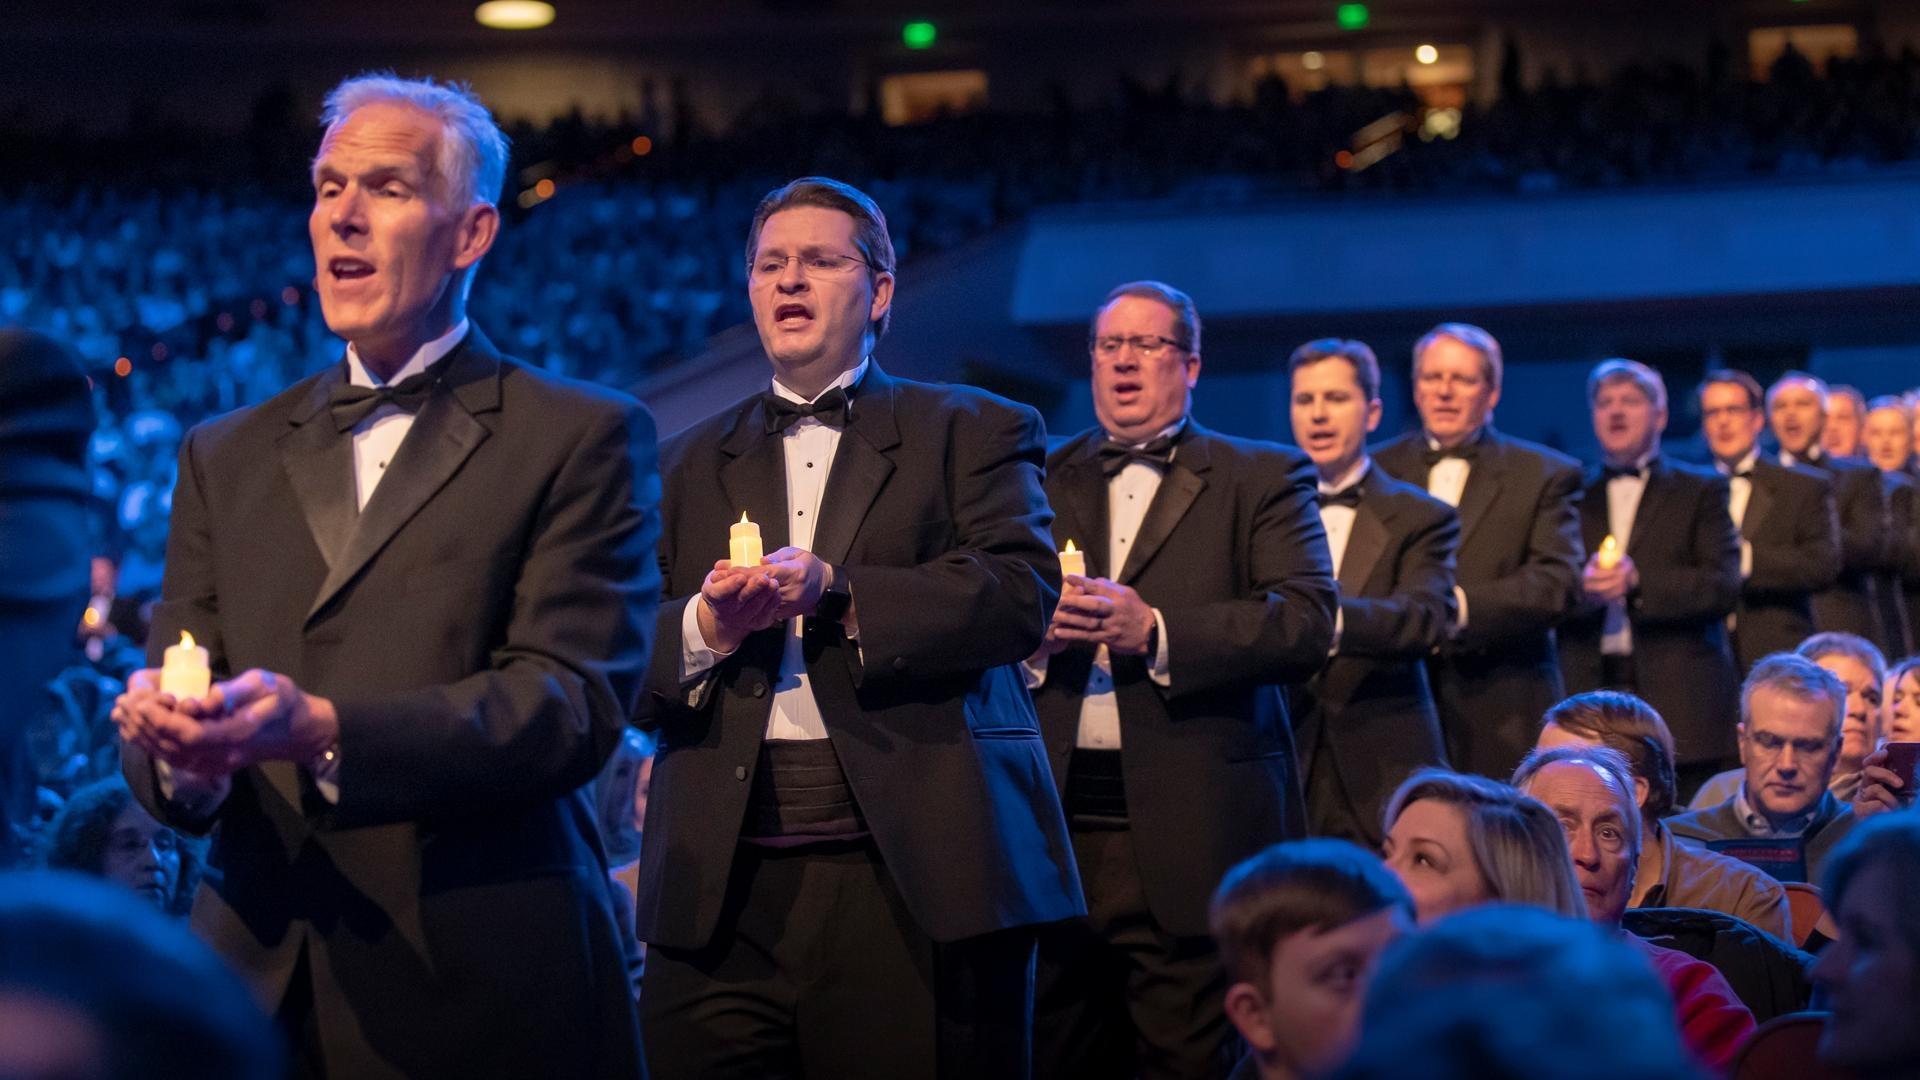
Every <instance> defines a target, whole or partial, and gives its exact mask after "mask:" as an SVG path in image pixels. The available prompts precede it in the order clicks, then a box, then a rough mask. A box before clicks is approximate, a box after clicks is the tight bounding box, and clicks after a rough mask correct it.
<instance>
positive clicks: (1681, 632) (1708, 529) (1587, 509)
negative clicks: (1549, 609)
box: [1560, 454, 1740, 765]
mask: <svg viewBox="0 0 1920 1080" xmlns="http://www.w3.org/2000/svg"><path fill="white" fill-rule="evenodd" d="M1608 531H1609V530H1608V526H1607V482H1606V481H1605V480H1604V479H1603V478H1602V477H1601V475H1600V470H1599V469H1597V468H1596V469H1593V470H1591V471H1590V472H1589V474H1588V478H1587V485H1586V487H1585V489H1584V490H1583V491H1582V492H1581V495H1580V532H1581V538H1582V539H1583V540H1584V541H1585V542H1586V546H1587V550H1589V551H1593V550H1596V549H1598V548H1599V546H1600V541H1601V540H1602V539H1603V538H1604V537H1605V536H1606V535H1607V532H1608ZM1615 539H1621V538H1619V537H1616V538H1615ZM1624 550H1625V552H1626V554H1627V555H1628V556H1629V557H1630V558H1632V559H1633V564H1634V566H1635V567H1636V568H1637V569H1638V570H1639V572H1640V587H1639V588H1637V589H1635V590H1633V591H1632V592H1631V593H1629V594H1628V595H1627V622H1628V624H1629V625H1630V626H1631V627H1632V630H1633V671H1634V690H1635V692H1636V693H1638V694H1639V695H1640V697H1642V698H1644V699H1646V701H1647V703H1648V704H1649V705H1652V706H1653V708H1654V710H1655V711H1656V712H1658V713H1659V714H1660V716H1661V717H1662V718H1663V719H1665V720H1666V722H1667V727H1668V728H1670V729H1672V731H1673V740H1674V744H1675V750H1676V753H1677V757H1676V761H1677V762H1678V763H1679V764H1682V765H1687V764H1693V763H1695V762H1711V761H1724V760H1726V759H1728V758H1731V757H1733V756H1734V755H1735V753H1736V747H1735V745H1734V722H1735V721H1736V720H1737V719H1738V718H1739V715H1740V676H1739V673H1738V672H1737V671H1736V670H1735V668H1734V662H1733V651H1732V648H1731V647H1730V646H1729V645H1728V642H1727V626H1726V623H1727V615H1728V614H1729V613H1731V612H1732V611H1733V609H1734V606H1735V605H1736V604H1737V603H1738V602H1739V599H1740V536H1739V534H1738V533H1737V532H1735V531H1734V528H1733V519H1732V518H1731V517H1729V516H1728V515H1727V481H1726V479H1725V478H1723V477H1721V476H1720V475H1719V474H1718V473H1715V472H1713V471H1712V470H1711V469H1702V468H1699V467H1697V466H1692V465H1685V464H1682V463H1680V462H1677V461H1674V460H1673V459H1671V458H1669V457H1667V456H1666V455H1664V454H1662V455H1659V456H1657V457H1655V458H1654V459H1653V462H1652V464H1651V465H1650V466H1649V469H1648V474H1647V486H1646V490H1645V491H1644V492H1643V493H1642V494H1641V496H1640V506H1639V509H1638V510H1636V511H1635V512H1634V517H1633V533H1632V535H1630V536H1628V537H1625V538H1624ZM1605 626H1606V606H1605V605H1603V604H1600V603H1598V602H1595V601H1592V600H1587V599H1585V598H1584V596H1583V599H1582V602H1581V606H1580V608H1579V610H1578V611H1577V612H1576V613H1575V614H1574V616H1573V617H1572V618H1571V619H1569V620H1567V622H1566V624H1565V625H1563V626H1561V628H1560V659H1561V665H1562V667H1563V669H1564V671H1565V674H1566V680H1567V692H1568V693H1570V694H1578V693H1583V692H1585V691H1588V690H1598V689H1601V688H1602V687H1604V686H1605V685H1606V682H1605V680H1604V678H1603V676H1602V669H1601V653H1600V639H1601V636H1602V634H1603V632H1604V630H1605Z"/></svg>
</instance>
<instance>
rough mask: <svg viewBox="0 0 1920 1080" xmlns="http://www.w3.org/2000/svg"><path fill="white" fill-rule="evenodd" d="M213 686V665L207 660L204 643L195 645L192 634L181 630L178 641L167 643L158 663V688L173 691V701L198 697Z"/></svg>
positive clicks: (163, 691)
mask: <svg viewBox="0 0 1920 1080" xmlns="http://www.w3.org/2000/svg"><path fill="white" fill-rule="evenodd" d="M212 688H213V668H212V667H211V666H209V664H208V663H207V650H206V647H205V646H202V645H195V644H194V643H193V635H192V634H189V633H187V632H186V631H185V630H182V631H180V644H178V645H169V646H167V651H166V656H165V659H164V662H163V663H162V665H161V667H160V692H161V693H163V694H172V695H173V699H174V700H175V701H188V700H195V701H197V700H199V699H201V698H204V697H206V696H207V692H208V691H209V690H211V689H212Z"/></svg>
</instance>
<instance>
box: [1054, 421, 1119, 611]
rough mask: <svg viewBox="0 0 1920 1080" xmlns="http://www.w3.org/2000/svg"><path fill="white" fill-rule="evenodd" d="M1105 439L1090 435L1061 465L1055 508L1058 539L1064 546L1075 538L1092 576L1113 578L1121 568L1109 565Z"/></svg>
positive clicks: (1097, 435) (1055, 488)
mask: <svg viewBox="0 0 1920 1080" xmlns="http://www.w3.org/2000/svg"><path fill="white" fill-rule="evenodd" d="M1105 440H1106V435H1105V434H1103V433H1102V432H1100V431H1099V430H1095V431H1094V432H1093V433H1092V434H1090V435H1089V436H1087V440H1086V442H1084V443H1082V444H1081V446H1080V449H1079V450H1078V451H1077V452H1076V453H1074V454H1073V455H1072V456H1071V457H1069V458H1067V459H1066V460H1065V461H1063V462H1062V463H1061V465H1060V480H1059V482H1058V483H1056V484H1053V485H1052V492H1053V493H1055V494H1058V495H1059V498H1058V499H1055V500H1054V502H1055V504H1056V505H1055V509H1056V510H1057V511H1059V512H1060V521H1058V522H1056V523H1055V525H1054V536H1055V537H1057V538H1058V539H1059V541H1060V546H1061V547H1063V548H1064V547H1065V546H1066V541H1067V540H1069V539H1071V540H1072V541H1073V546H1074V547H1076V548H1079V549H1080V550H1081V551H1082V552H1085V553H1086V557H1087V576H1088V577H1111V576H1112V575H1113V574H1115V573H1116V572H1117V571H1118V569H1119V568H1118V567H1113V566H1108V565H1107V536H1108V532H1107V475H1106V473H1104V472H1102V471H1101V469H1100V458H1099V450H1100V444H1101V443H1102V442H1104V441H1105ZM1049 497H1050V498H1051V497H1052V496H1051V494H1050V495H1049ZM1063 526H1064V527H1063Z"/></svg>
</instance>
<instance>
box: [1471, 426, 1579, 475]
mask: <svg viewBox="0 0 1920 1080" xmlns="http://www.w3.org/2000/svg"><path fill="white" fill-rule="evenodd" d="M1484 438H1485V440H1486V445H1488V446H1490V447H1495V448H1497V449H1498V450H1499V452H1500V454H1501V456H1502V458H1503V459H1504V460H1505V461H1506V462H1507V463H1509V464H1513V463H1516V462H1524V463H1526V464H1528V465H1530V466H1532V467H1534V468H1537V469H1538V470H1539V471H1540V473H1541V474H1542V475H1547V476H1551V475H1553V474H1554V473H1572V474H1573V475H1574V476H1576V477H1577V476H1579V475H1580V462H1579V460H1578V459H1576V458H1574V457H1571V456H1569V455H1567V454H1563V453H1561V452H1560V451H1558V450H1555V449H1553V448H1552V447H1549V446H1541V445H1540V444H1539V443H1536V442H1528V441H1527V440H1526V439H1516V438H1514V437H1513V436H1511V435H1508V434H1505V433H1503V432H1501V431H1498V430H1495V429H1494V428H1492V427H1488V428H1487V430H1486V434H1485V436H1484Z"/></svg>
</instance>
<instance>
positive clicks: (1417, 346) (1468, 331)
mask: <svg viewBox="0 0 1920 1080" xmlns="http://www.w3.org/2000/svg"><path fill="white" fill-rule="evenodd" d="M1441 338H1452V339H1453V340H1455V341H1457V342H1459V343H1460V344H1462V345H1465V346H1466V347H1467V348H1469V349H1472V350H1474V351H1475V352H1477V353H1479V354H1480V370H1481V373H1482V374H1483V375H1485V376H1486V379H1487V385H1488V386H1489V387H1490V388H1492V389H1494V390H1498V389H1500V380H1501V379H1502V378H1503V377H1504V376H1505V374H1506V362H1505V361H1504V360H1502V359H1501V356H1500V342H1499V340H1498V339H1496V338H1495V337H1494V336H1493V335H1492V334H1489V333H1487V332H1486V331H1485V330H1482V329H1480V328H1479V327H1477V326H1475V325H1473V324H1472V323H1463V322H1443V323H1441V324H1440V325H1439V326H1436V327H1434V328H1433V329H1431V330H1429V331H1427V332H1426V333H1424V334H1422V335H1420V340H1419V341H1416V342H1414V343H1413V377H1414V378H1415V379H1418V378H1419V377H1420V357H1421V356H1422V355H1423V354H1424V353H1425V352H1426V351H1427V349H1429V348H1430V347H1432V345H1433V343H1434V342H1436V341H1439V340H1440V339H1441Z"/></svg>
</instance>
